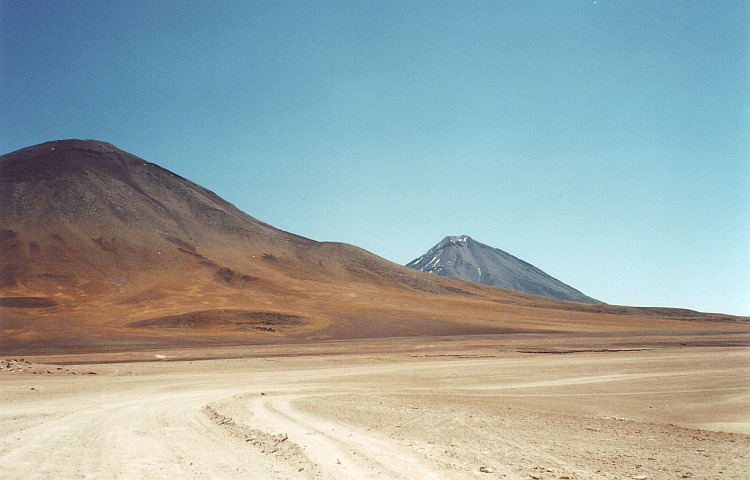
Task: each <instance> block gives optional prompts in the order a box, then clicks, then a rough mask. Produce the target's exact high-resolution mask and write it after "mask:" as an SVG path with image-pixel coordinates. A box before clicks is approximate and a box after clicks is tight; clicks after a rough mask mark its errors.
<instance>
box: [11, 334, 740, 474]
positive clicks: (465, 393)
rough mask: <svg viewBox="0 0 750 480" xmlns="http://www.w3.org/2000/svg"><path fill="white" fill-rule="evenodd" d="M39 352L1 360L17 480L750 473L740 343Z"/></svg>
mask: <svg viewBox="0 0 750 480" xmlns="http://www.w3.org/2000/svg"><path fill="white" fill-rule="evenodd" d="M426 347H428V346H426ZM454 347H455V346H454ZM279 348H280V349H282V350H283V349H287V351H285V352H282V353H284V354H293V351H292V350H293V347H279ZM456 348H457V347H456ZM425 351H428V352H429V353H425ZM165 353H166V356H167V357H169V355H170V354H169V352H165ZM151 357H152V358H156V357H155V355H151ZM27 360H28V359H27ZM31 360H32V363H33V365H28V366H27V365H25V364H20V363H19V364H17V368H16V369H18V370H22V371H20V372H11V371H9V369H8V368H6V369H5V370H0V472H2V474H1V476H2V478H8V479H22V478H23V479H28V478H56V479H57V478H260V479H264V478H274V479H275V478H324V479H328V478H331V479H339V478H340V479H344V478H404V479H410V478H437V479H440V478H444V479H462V478H488V479H489V478H516V479H530V478H538V479H564V478H569V479H579V478H580V479H589V478H591V479H593V478H612V479H614V478H633V479H645V478H649V479H660V478H721V479H724V478H737V479H740V478H746V476H745V475H746V472H748V471H750V459H749V458H748V457H749V456H750V436H748V435H746V434H747V433H750V381H749V380H750V352H748V351H747V349H743V348H684V349H680V348H662V349H654V350H646V351H623V352H599V353H592V352H581V353H572V354H565V355H559V354H558V355H552V354H541V353H536V354H526V353H519V352H515V351H500V350H497V349H491V348H487V347H481V348H468V349H467V347H466V346H465V345H463V346H461V348H460V349H455V348H454V350H450V344H448V345H447V346H446V345H443V346H442V347H441V350H440V351H436V350H429V349H427V350H419V351H415V352H414V353H394V354H387V353H378V354H374V355H351V354H346V355H329V356H327V355H319V356H314V357H311V356H304V357H295V356H288V357H275V358H249V359H234V360H210V361H194V362H189V361H180V362H164V361H157V362H143V363H130V364H125V363H119V364H93V365H75V366H69V365H66V366H60V367H58V366H57V365H49V364H41V363H38V362H35V361H34V360H35V359H31ZM49 360H50V359H47V360H46V361H49ZM34 371H37V372H47V371H49V372H50V373H43V374H42V373H39V374H32V373H31V372H34ZM71 372H75V373H77V374H78V375H72V374H71ZM87 372H95V373H96V375H81V374H82V373H87ZM32 388H33V390H32ZM743 433H744V434H743Z"/></svg>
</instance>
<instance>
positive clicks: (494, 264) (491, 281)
mask: <svg viewBox="0 0 750 480" xmlns="http://www.w3.org/2000/svg"><path fill="white" fill-rule="evenodd" d="M406 266H407V267H411V268H414V269H417V270H422V271H423V272H428V273H435V274H437V275H442V276H446V277H455V278H460V279H462V280H469V281H472V282H478V283H483V284H485V285H494V286H498V287H503V288H510V289H512V290H517V291H519V292H525V293H533V294H535V295H543V296H546V297H551V298H556V299H558V300H572V301H577V302H593V303H599V302H598V301H597V300H594V299H593V298H590V297H587V296H586V295H584V294H582V293H581V292H579V291H578V290H576V289H574V288H572V287H570V286H568V285H566V284H564V283H563V282H561V281H559V280H557V279H555V278H553V277H551V276H550V275H548V274H546V273H544V272H543V271H541V270H539V269H538V268H536V267H534V266H533V265H531V264H529V263H526V262H524V261H523V260H519V259H518V258H516V257H514V256H513V255H510V254H508V253H506V252H504V251H502V250H500V249H497V248H493V247H490V246H488V245H485V244H483V243H480V242H477V241H476V240H474V239H472V238H471V237H469V236H468V235H459V236H448V237H445V238H444V239H443V240H442V241H441V242H440V243H438V244H437V245H435V246H434V247H433V248H431V249H430V250H429V251H428V252H427V253H425V254H424V255H422V256H421V257H419V258H417V259H416V260H413V261H411V262H409V263H408V264H407V265H406Z"/></svg>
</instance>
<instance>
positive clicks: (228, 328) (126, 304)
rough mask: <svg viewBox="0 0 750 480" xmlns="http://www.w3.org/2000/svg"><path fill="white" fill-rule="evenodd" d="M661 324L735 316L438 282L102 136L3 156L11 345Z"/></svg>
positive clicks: (1, 304)
mask: <svg viewBox="0 0 750 480" xmlns="http://www.w3.org/2000/svg"><path fill="white" fill-rule="evenodd" d="M561 312H562V313H561ZM653 318H660V319H663V320H664V319H666V320H664V321H666V322H668V323H669V322H678V323H679V322H684V320H685V319H688V320H692V321H694V320H695V319H696V318H698V319H704V318H712V319H717V318H718V319H721V320H722V321H724V320H727V319H729V320H731V321H730V323H732V324H734V323H736V322H734V319H733V317H723V316H719V317H716V316H706V315H705V314H699V313H696V312H688V311H673V310H668V311H667V310H663V311H662V310H658V311H657V310H644V309H634V308H627V307H610V306H605V305H585V304H576V303H570V302H559V301H556V300H552V299H545V298H542V297H537V296H534V295H526V294H521V293H516V292H511V291H509V290H504V289H500V288H494V287H489V286H484V285H479V284H472V283H468V282H463V281H461V280H457V279H452V278H445V277H439V276H436V275H429V274H427V273H423V272H420V271H416V270H413V269H410V268H406V267H403V266H399V265H397V264H395V263H392V262H389V261H387V260H385V259H382V258H380V257H378V256H376V255H373V254H371V253H369V252H367V251H365V250H362V249H360V248H357V247H354V246H351V245H346V244H341V243H328V242H323V243H321V242H315V241H313V240H309V239H306V238H303V237H300V236H297V235H293V234H291V233H287V232H284V231H281V230H278V229H276V228H274V227H272V226H270V225H268V224H265V223H263V222H261V221H259V220H256V219H255V218H253V217H251V216H249V215H247V214H245V213H243V212H242V211H240V210H239V209H237V208H236V207H234V206H233V205H231V204H230V203H228V202H226V201H224V200H222V199H221V198H219V197H218V196H217V195H216V194H214V193H213V192H211V191H209V190H206V189H205V188H203V187H201V186H199V185H197V184H195V183H193V182H191V181H189V180H186V179H184V178H182V177H180V176H179V175H176V174H174V173H172V172H170V171H168V170H165V169H163V168H161V167H159V166H157V165H154V164H152V163H149V162H147V161H145V160H143V159H141V158H138V157H136V156H134V155H131V154H128V153H126V152H124V151H122V150H119V149H117V148H116V147H114V146H112V145H110V144H107V143H103V142H97V141H82V140H66V141H57V142H49V143H45V144H42V145H37V146H33V147H29V148H25V149H22V150H19V151H16V152H12V153H9V154H7V155H4V156H2V157H0V328H1V329H2V339H0V342H1V343H0V349H2V351H3V352H4V353H11V352H25V351H60V350H68V351H69V350H71V349H73V350H86V349H93V350H102V349H111V350H118V349H128V348H135V347H138V348H145V347H149V346H154V347H156V346H159V347H163V346H165V345H171V346H187V345H216V344H243V343H262V342H279V341H296V342H300V341H312V340H316V339H337V338H368V337H386V336H390V337H393V336H411V335H444V334H475V333H507V332H521V331H542V330H544V331H568V330H570V329H572V328H573V326H575V328H579V329H580V328H584V329H585V328H589V327H587V325H593V324H596V325H597V327H596V328H597V329H600V328H604V327H602V326H606V325H621V324H622V323H623V321H627V322H631V323H632V322H636V323H638V324H640V323H639V322H643V321H646V320H648V321H653ZM644 319H646V320H644ZM571 322H572V323H571ZM679 324H680V325H683V323H679ZM582 325H583V327H581V326H582ZM683 326H684V325H683ZM618 328H619V327H618Z"/></svg>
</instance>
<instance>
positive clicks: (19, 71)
mask: <svg viewBox="0 0 750 480" xmlns="http://www.w3.org/2000/svg"><path fill="white" fill-rule="evenodd" d="M749 5H750V3H749V2H746V1H721V2H713V1H704V0H699V1H685V0H681V1H676V2H669V1H642V2H633V1H627V2H623V1H608V0H597V1H593V0H591V1H573V0H570V1H564V0H563V1H549V2H544V1H528V2H519V1H493V2H479V1H467V2H436V1H427V2H416V1H415V2H410V1H404V0H398V1H394V2H386V1H380V0H378V1H371V2H370V1H342V2H324V1H317V0H315V1H313V0H310V1H306V2H284V1H270V2H250V1H238V2H228V1H209V0H202V1H183V0H181V1H177V2H173V1H169V2H167V1H149V0H143V1H98V0H90V1H69V0H50V1H44V2H40V1H32V0H18V1H8V0H0V9H1V10H0V42H1V43H0V152H1V153H7V152H10V151H13V150H16V149H19V148H22V147H25V146H29V145H33V144H37V143H42V142H45V141H49V140H55V139H65V138H90V139H97V140H103V141H107V142H110V143H113V144H115V145H116V146H118V147H120V148H122V149H123V150H126V151H129V152H131V153H134V154H136V155H138V156H140V157H143V158H145V159H146V160H149V161H151V162H154V163H157V164H159V165H162V166H163V167H165V168H168V169H170V170H172V171H174V172H176V173H178V174H180V175H182V176H184V177H187V178H189V179H191V180H193V181H195V182H197V183H199V184H201V185H203V186H205V187H207V188H209V189H211V190H213V191H214V192H216V193H218V194H219V195H220V196H222V197H224V198H225V199H227V200H228V201H230V202H232V203H234V204H235V205H237V206H238V207H239V208H240V209H242V210H244V211H245V212H247V213H248V214H250V215H252V216H254V217H256V218H258V219H260V220H262V221H265V222H267V223H270V224H272V225H274V226H276V227H278V228H281V229H283V230H287V231H290V232H293V233H296V234H299V235H303V236H306V237H309V238H312V239H315V240H321V241H323V240H332V241H341V242H347V243H352V244H354V245H358V246H360V247H363V248H365V249H367V250H370V251H371V252H373V253H376V254H378V255H380V256H382V257H385V258H387V259H389V260H392V261H394V262H397V263H401V264H405V263H407V262H408V261H410V260H412V259H414V258H416V257H418V256H419V255H421V254H423V253H424V252H425V251H427V250H428V249H429V248H430V247H432V246H433V245H434V244H436V243H437V242H439V241H440V240H441V239H442V238H443V237H445V236H447V235H462V234H466V235H470V236H471V237H473V238H474V239H475V240H477V241H480V242H482V243H486V244H488V245H491V246H493V247H497V248H500V249H502V250H505V251H507V252H508V253H511V254H512V255H515V256H517V257H519V258H521V259H523V260H526V261H528V262H530V263H532V264H534V265H535V266H537V267H539V268H541V269H542V270H544V271H546V272H547V273H549V274H551V275H552V276H554V277H556V278H558V279H560V280H562V281H563V282H565V283H568V284H569V285H571V286H573V287H575V288H577V289H579V290H581V291H582V292H584V293H585V294H587V295H590V296H592V297H595V298H597V299H600V300H602V301H604V302H607V303H613V304H628V305H649V306H672V307H683V308H691V309H697V310H703V311H718V312H724V313H733V314H741V315H750V121H749V118H750V114H749V112H750V53H749V52H750V49H749V44H750V33H749V31H750V6H749Z"/></svg>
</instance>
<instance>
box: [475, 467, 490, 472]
mask: <svg viewBox="0 0 750 480" xmlns="http://www.w3.org/2000/svg"><path fill="white" fill-rule="evenodd" d="M479 471H480V472H482V473H492V472H494V470H493V469H492V467H479Z"/></svg>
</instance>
